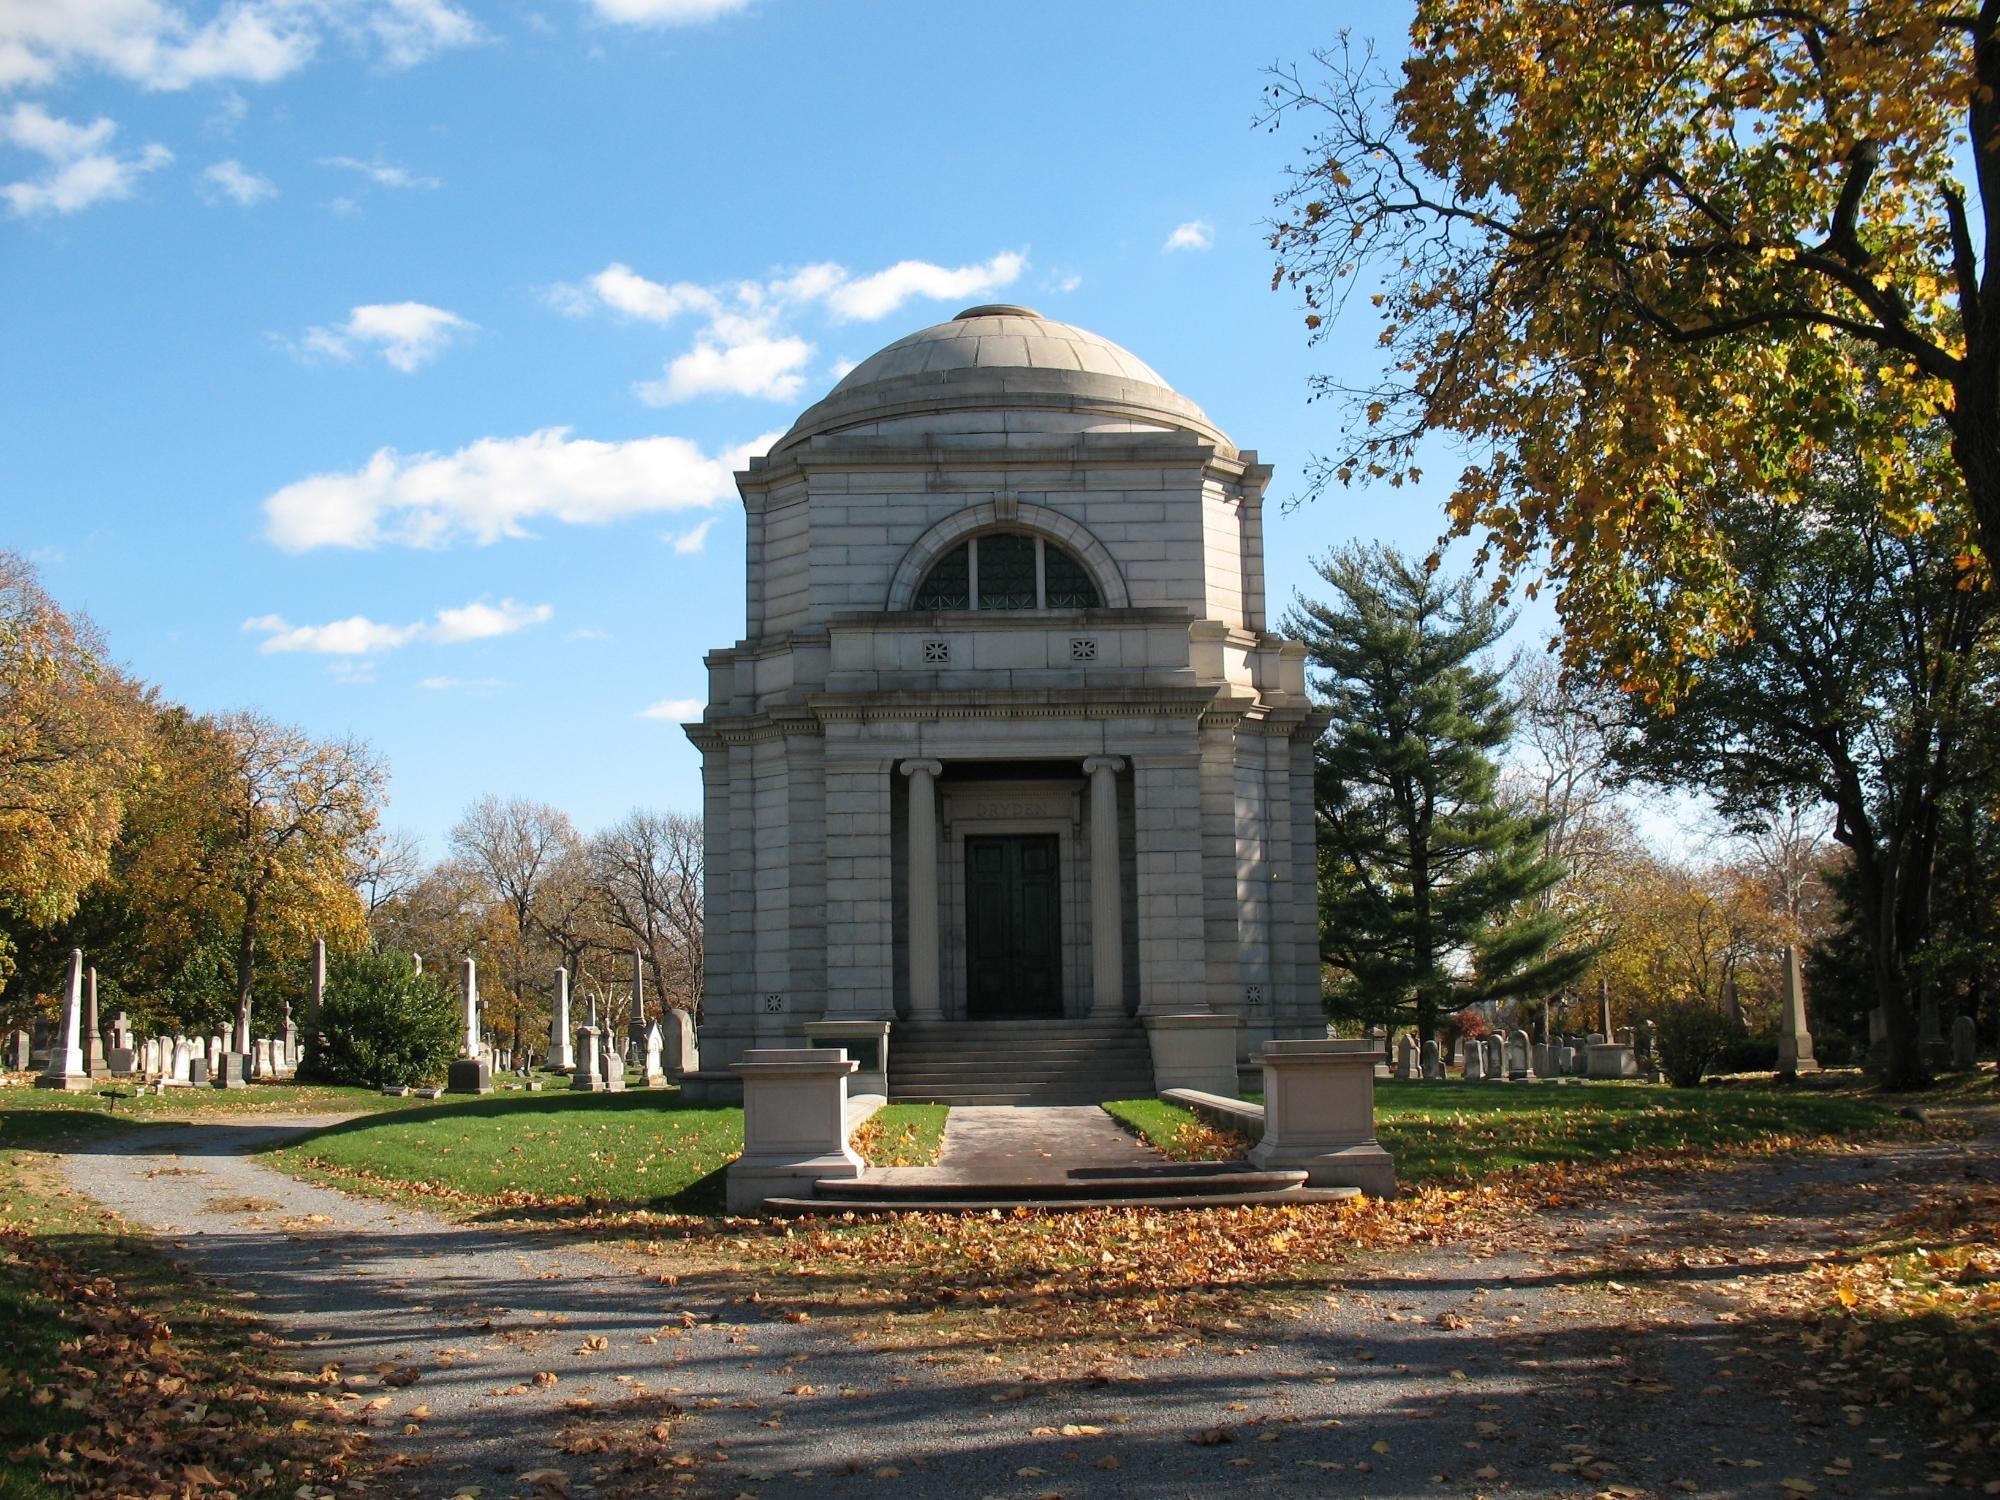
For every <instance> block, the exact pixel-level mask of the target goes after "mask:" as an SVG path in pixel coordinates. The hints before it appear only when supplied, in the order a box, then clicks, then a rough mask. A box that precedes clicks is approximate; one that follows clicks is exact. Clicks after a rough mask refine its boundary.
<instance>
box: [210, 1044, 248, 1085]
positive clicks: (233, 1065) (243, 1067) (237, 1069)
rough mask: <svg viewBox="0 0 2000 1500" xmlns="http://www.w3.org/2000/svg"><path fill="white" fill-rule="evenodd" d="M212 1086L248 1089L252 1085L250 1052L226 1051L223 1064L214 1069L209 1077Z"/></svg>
mask: <svg viewBox="0 0 2000 1500" xmlns="http://www.w3.org/2000/svg"><path fill="white" fill-rule="evenodd" d="M208 1081H209V1083H210V1085H211V1086H213V1087H215V1088H219V1089H247V1088H249V1087H250V1054H249V1053H247V1052H225V1053H223V1054H222V1062H221V1065H220V1066H219V1067H217V1068H215V1069H214V1070H213V1074H212V1076H211V1077H210V1078H209V1080H208Z"/></svg>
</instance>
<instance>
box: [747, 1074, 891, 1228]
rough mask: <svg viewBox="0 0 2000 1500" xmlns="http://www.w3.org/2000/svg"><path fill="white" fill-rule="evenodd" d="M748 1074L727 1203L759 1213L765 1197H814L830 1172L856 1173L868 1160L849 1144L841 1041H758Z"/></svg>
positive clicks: (836, 1175) (838, 1175)
mask: <svg viewBox="0 0 2000 1500" xmlns="http://www.w3.org/2000/svg"><path fill="white" fill-rule="evenodd" d="M733 1071H734V1072H735V1073H736V1075H737V1076H738V1077H739V1078H741V1079H742V1080H743V1154H742V1155H741V1156H740V1157H738V1158H737V1159H736V1160H735V1161H734V1162H733V1163H731V1165H730V1168H729V1176H728V1207H729V1211H730V1212H731V1213H733V1214H747V1213H755V1212H756V1211H757V1210H758V1209H759V1208H761V1207H762V1206H763V1204H764V1200H765V1199H766V1198H781V1197H782V1198H796V1197H809V1196H811V1194H812V1190H813V1184H814V1183H816V1182H818V1181H820V1180H822V1179H824V1178H844V1179H852V1178H856V1177H859V1176H860V1175H861V1170H862V1166H863V1162H862V1160H861V1158H860V1157H859V1156H857V1155H855V1153H854V1151H853V1150H852V1149H851V1148H850V1147H849V1146H848V1144H847V1081H848V1079H849V1078H850V1077H852V1076H853V1074H854V1072H855V1064H854V1063H853V1062H852V1061H850V1060H849V1058H848V1056H847V1053H846V1052H845V1051H843V1050H842V1049H840V1048H838V1047H753V1048H751V1049H750V1051H749V1052H747V1053H746V1054H745V1055H744V1059H743V1061H742V1062H739V1063H737V1064H735V1065H734V1067H733Z"/></svg>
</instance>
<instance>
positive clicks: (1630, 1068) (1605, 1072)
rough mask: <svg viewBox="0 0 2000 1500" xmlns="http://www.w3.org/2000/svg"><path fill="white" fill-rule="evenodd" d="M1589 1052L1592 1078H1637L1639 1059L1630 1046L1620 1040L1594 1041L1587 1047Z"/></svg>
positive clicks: (1588, 1067) (1589, 1069)
mask: <svg viewBox="0 0 2000 1500" xmlns="http://www.w3.org/2000/svg"><path fill="white" fill-rule="evenodd" d="M1585 1050H1586V1051H1587V1052H1588V1054H1589V1062H1588V1065H1587V1071H1588V1075H1589V1076H1590V1077H1592V1078H1637V1077H1638V1076H1639V1059H1638V1057H1637V1056H1636V1055H1635V1054H1634V1053H1633V1051H1632V1049H1631V1048H1630V1047H1627V1046H1625V1045H1624V1044H1623V1043H1620V1042H1593V1043H1591V1045H1590V1046H1589V1047H1588V1048H1586V1049H1585Z"/></svg>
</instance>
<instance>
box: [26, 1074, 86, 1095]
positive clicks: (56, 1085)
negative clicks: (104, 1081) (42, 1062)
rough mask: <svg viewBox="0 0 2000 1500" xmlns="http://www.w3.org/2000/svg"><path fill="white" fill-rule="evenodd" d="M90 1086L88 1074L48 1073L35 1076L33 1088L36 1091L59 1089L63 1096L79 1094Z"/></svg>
mask: <svg viewBox="0 0 2000 1500" xmlns="http://www.w3.org/2000/svg"><path fill="white" fill-rule="evenodd" d="M90 1086H91V1077H90V1075H89V1074H88V1073H59V1074H55V1075H50V1074H48V1073H41V1074H37V1075H36V1078H35V1087H36V1088H38V1089H61V1090H62V1091H63V1092H64V1093H65V1094H81V1093H83V1092H85V1091H86V1090H87V1089H89V1088H90Z"/></svg>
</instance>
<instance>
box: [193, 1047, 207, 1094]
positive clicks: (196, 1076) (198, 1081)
mask: <svg viewBox="0 0 2000 1500" xmlns="http://www.w3.org/2000/svg"><path fill="white" fill-rule="evenodd" d="M208 1083H209V1076H208V1059H207V1058H205V1057H203V1056H201V1055H200V1054H199V1053H197V1054H195V1055H194V1056H192V1057H190V1058H189V1059H188V1084H189V1086H190V1087H193V1088H206V1087H207V1086H208Z"/></svg>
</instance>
